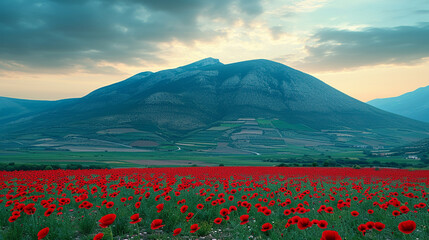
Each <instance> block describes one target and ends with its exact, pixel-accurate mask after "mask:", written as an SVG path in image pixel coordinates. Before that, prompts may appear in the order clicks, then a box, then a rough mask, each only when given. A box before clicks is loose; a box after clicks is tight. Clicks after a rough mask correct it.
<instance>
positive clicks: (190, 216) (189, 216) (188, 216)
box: [186, 212, 194, 221]
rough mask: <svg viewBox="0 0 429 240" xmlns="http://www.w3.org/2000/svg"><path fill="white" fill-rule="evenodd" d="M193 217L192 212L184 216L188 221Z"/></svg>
mask: <svg viewBox="0 0 429 240" xmlns="http://www.w3.org/2000/svg"><path fill="white" fill-rule="evenodd" d="M193 216H194V213H193V212H190V213H188V215H187V216H186V220H187V221H189V220H191V218H192V217H193Z"/></svg>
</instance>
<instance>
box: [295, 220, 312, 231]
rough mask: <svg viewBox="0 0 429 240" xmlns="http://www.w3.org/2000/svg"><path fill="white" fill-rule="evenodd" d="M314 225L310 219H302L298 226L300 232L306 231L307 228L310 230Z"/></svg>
mask: <svg viewBox="0 0 429 240" xmlns="http://www.w3.org/2000/svg"><path fill="white" fill-rule="evenodd" d="M312 225H313V223H312V222H311V221H310V219H308V218H301V219H299V221H298V224H297V226H298V228H299V229H300V230H304V229H306V228H309V227H311V226H312Z"/></svg>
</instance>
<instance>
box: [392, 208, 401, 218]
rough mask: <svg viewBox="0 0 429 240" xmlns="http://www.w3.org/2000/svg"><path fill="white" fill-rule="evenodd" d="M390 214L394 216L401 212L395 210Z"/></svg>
mask: <svg viewBox="0 0 429 240" xmlns="http://www.w3.org/2000/svg"><path fill="white" fill-rule="evenodd" d="M392 215H393V216H395V217H396V216H399V215H401V212H399V211H398V210H395V211H393V212H392Z"/></svg>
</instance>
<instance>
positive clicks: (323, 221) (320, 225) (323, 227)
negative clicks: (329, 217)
mask: <svg viewBox="0 0 429 240" xmlns="http://www.w3.org/2000/svg"><path fill="white" fill-rule="evenodd" d="M317 226H319V228H321V229H325V228H327V227H328V222H327V221H325V220H320V221H319V222H317Z"/></svg>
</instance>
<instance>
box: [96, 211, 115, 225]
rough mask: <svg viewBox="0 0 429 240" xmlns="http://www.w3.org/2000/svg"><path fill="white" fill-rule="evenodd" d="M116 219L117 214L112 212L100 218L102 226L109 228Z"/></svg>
mask: <svg viewBox="0 0 429 240" xmlns="http://www.w3.org/2000/svg"><path fill="white" fill-rule="evenodd" d="M115 219H116V214H114V213H111V214H107V215H105V216H103V217H102V218H101V219H100V220H98V222H99V225H100V227H102V228H107V227H108V226H110V225H111V224H112V223H113V222H114V221H115Z"/></svg>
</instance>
